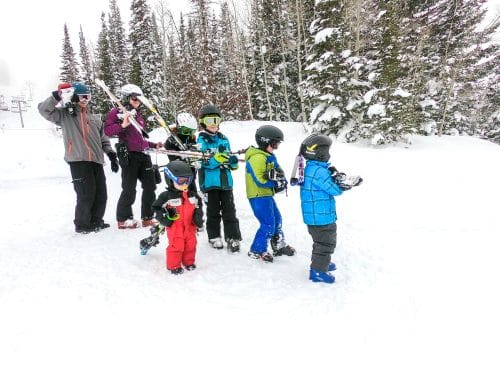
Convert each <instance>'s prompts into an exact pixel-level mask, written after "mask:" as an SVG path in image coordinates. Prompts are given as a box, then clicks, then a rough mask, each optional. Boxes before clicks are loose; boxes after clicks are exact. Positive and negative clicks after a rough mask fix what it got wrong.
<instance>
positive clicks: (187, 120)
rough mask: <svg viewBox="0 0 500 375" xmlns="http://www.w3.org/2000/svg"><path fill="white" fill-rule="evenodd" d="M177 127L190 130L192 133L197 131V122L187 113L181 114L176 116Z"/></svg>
mask: <svg viewBox="0 0 500 375" xmlns="http://www.w3.org/2000/svg"><path fill="white" fill-rule="evenodd" d="M176 122H177V127H179V128H180V127H184V128H188V129H191V130H192V131H193V133H194V132H195V131H196V130H197V129H198V122H197V121H196V119H195V118H194V116H193V115H192V114H190V113H187V112H182V113H179V114H178V115H177V121H176Z"/></svg>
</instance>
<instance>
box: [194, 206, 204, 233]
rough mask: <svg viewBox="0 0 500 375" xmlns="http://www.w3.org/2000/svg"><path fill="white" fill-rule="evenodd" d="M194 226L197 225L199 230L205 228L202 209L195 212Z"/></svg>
mask: <svg viewBox="0 0 500 375" xmlns="http://www.w3.org/2000/svg"><path fill="white" fill-rule="evenodd" d="M193 224H194V225H196V227H197V228H203V211H202V209H201V208H200V207H198V208H196V209H195V210H194V214H193Z"/></svg>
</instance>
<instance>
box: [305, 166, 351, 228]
mask: <svg viewBox="0 0 500 375" xmlns="http://www.w3.org/2000/svg"><path fill="white" fill-rule="evenodd" d="M329 166H330V163H328V162H323V161H317V160H308V161H307V164H306V167H305V169H304V184H303V185H302V186H301V187H300V201H301V208H302V219H303V220H304V223H306V224H307V225H328V224H332V223H335V222H336V221H337V213H336V211H335V198H334V196H336V195H340V194H342V189H340V187H339V186H338V185H337V184H335V183H334V182H333V179H332V175H331V172H330V171H329V170H328V167H329Z"/></svg>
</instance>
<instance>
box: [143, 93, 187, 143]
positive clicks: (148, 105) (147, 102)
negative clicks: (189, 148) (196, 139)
mask: <svg viewBox="0 0 500 375" xmlns="http://www.w3.org/2000/svg"><path fill="white" fill-rule="evenodd" d="M137 98H138V99H139V100H140V101H141V103H142V104H144V105H145V106H146V108H147V109H149V110H150V111H151V113H152V114H153V116H154V118H155V120H156V122H158V124H160V126H161V127H162V128H164V129H165V130H166V131H167V133H169V135H170V136H171V137H172V139H173V140H174V141H175V143H177V146H179V148H180V149H181V150H186V145H185V144H184V143H182V141H181V140H180V139H179V137H177V135H176V134H175V133H174V132H173V131H172V129H170V126H168V124H167V123H166V121H165V120H164V119H163V117H161V115H160V112H158V109H156V107H155V106H154V105H153V103H151V101H150V100H149V99H148V98H146V97H145V96H144V95H141V96H138V97H137Z"/></svg>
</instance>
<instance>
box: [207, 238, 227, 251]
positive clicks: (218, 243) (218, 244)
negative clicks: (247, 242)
mask: <svg viewBox="0 0 500 375" xmlns="http://www.w3.org/2000/svg"><path fill="white" fill-rule="evenodd" d="M208 242H210V245H211V246H212V247H213V248H214V249H217V250H220V249H222V248H223V247H224V244H223V243H222V239H221V238H220V237H216V238H211V239H209V240H208Z"/></svg>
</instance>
